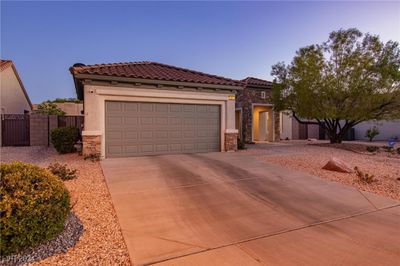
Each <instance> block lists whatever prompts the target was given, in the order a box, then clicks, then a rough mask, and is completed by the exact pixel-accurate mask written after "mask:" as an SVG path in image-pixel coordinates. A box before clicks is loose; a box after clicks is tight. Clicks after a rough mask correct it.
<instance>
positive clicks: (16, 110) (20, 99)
mask: <svg viewBox="0 0 400 266" xmlns="http://www.w3.org/2000/svg"><path fill="white" fill-rule="evenodd" d="M0 75H1V83H0V97H1V98H0V113H1V114H25V113H29V112H30V111H31V110H32V103H31V101H30V99H29V96H28V94H27V92H26V90H25V87H24V84H23V83H22V80H21V78H20V77H19V74H18V71H17V69H16V67H15V65H14V63H13V62H12V61H11V60H0Z"/></svg>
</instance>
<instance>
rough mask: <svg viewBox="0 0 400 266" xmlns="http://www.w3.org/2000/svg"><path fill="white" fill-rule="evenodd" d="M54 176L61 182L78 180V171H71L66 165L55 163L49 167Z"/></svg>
mask: <svg viewBox="0 0 400 266" xmlns="http://www.w3.org/2000/svg"><path fill="white" fill-rule="evenodd" d="M47 170H49V171H50V173H52V174H53V175H56V176H58V177H59V178H61V180H71V179H74V178H76V169H70V168H68V167H67V165H66V164H59V163H53V164H50V165H49V166H48V167H47Z"/></svg>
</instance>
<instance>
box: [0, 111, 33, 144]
mask: <svg viewBox="0 0 400 266" xmlns="http://www.w3.org/2000/svg"><path fill="white" fill-rule="evenodd" d="M29 124H30V123H29V115H25V114H2V115H1V143H2V146H29V144H30V141H29V139H30V134H29V131H30V127H29Z"/></svg>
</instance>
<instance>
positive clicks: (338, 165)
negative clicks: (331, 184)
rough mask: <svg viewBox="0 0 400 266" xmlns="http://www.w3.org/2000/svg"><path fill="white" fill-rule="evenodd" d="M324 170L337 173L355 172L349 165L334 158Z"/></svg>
mask: <svg viewBox="0 0 400 266" xmlns="http://www.w3.org/2000/svg"><path fill="white" fill-rule="evenodd" d="M322 169H325V170H329V171H336V172H341V173H352V172H353V170H352V169H351V168H350V166H349V165H348V164H346V163H345V162H343V161H341V160H339V159H338V158H335V157H332V158H331V159H330V160H329V161H328V162H327V163H326V164H325V166H324V167H322Z"/></svg>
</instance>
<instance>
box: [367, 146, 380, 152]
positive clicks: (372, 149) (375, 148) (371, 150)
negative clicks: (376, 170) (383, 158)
mask: <svg viewBox="0 0 400 266" xmlns="http://www.w3.org/2000/svg"><path fill="white" fill-rule="evenodd" d="M377 150H379V147H377V146H367V151H369V152H376V151H377Z"/></svg>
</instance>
